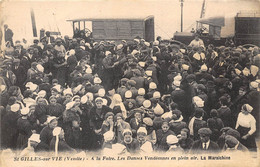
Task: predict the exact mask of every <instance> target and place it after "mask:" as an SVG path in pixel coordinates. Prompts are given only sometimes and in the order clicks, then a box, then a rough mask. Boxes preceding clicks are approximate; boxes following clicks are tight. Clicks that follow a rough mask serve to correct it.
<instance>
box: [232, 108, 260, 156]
mask: <svg viewBox="0 0 260 167" xmlns="http://www.w3.org/2000/svg"><path fill="white" fill-rule="evenodd" d="M252 110H253V107H252V106H250V105H249V104H244V105H243V106H242V108H241V112H240V113H239V114H238V117H237V123H236V128H235V129H237V131H238V132H239V133H240V135H241V143H242V144H243V145H244V146H246V147H247V148H248V150H250V151H256V141H255V136H254V134H255V132H256V120H255V118H254V117H253V116H252V115H251V112H252Z"/></svg>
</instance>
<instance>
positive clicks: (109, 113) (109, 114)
mask: <svg viewBox="0 0 260 167" xmlns="http://www.w3.org/2000/svg"><path fill="white" fill-rule="evenodd" d="M109 116H113V117H114V114H113V113H112V112H108V113H106V115H105V119H107V118H108V117H109Z"/></svg>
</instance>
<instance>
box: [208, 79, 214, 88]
mask: <svg viewBox="0 0 260 167" xmlns="http://www.w3.org/2000/svg"><path fill="white" fill-rule="evenodd" d="M206 86H207V87H208V88H214V87H215V84H214V82H213V81H208V82H207V85H206Z"/></svg>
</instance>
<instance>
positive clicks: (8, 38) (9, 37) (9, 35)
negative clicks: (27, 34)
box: [4, 24, 14, 46]
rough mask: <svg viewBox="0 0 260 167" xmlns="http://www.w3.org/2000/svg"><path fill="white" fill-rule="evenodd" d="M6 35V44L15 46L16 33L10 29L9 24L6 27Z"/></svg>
mask: <svg viewBox="0 0 260 167" xmlns="http://www.w3.org/2000/svg"><path fill="white" fill-rule="evenodd" d="M4 30H5V31H4V32H5V33H4V35H5V42H7V41H9V42H11V45H12V46H14V43H13V36H14V33H13V31H12V30H11V29H10V28H9V27H8V25H7V24H5V25H4Z"/></svg>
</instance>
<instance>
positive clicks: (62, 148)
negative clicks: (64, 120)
mask: <svg viewBox="0 0 260 167" xmlns="http://www.w3.org/2000/svg"><path fill="white" fill-rule="evenodd" d="M52 134H53V138H52V140H51V143H50V150H51V151H54V152H55V156H58V154H59V153H60V152H70V153H73V152H74V151H75V150H74V149H73V148H71V147H70V146H69V145H68V144H67V143H66V141H65V140H64V131H63V129H62V128H61V127H56V128H54V129H53V131H52Z"/></svg>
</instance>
